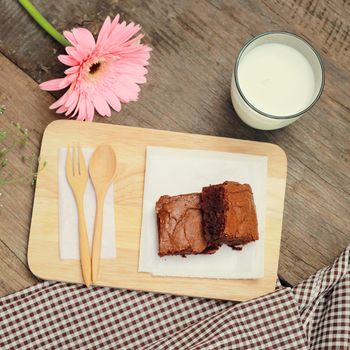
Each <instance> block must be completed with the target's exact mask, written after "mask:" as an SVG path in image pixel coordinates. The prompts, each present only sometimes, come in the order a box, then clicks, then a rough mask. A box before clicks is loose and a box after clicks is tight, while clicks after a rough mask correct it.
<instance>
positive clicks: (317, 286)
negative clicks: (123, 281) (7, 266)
mask: <svg viewBox="0 0 350 350" xmlns="http://www.w3.org/2000/svg"><path fill="white" fill-rule="evenodd" d="M349 266H350V246H349V247H348V248H347V249H346V250H345V251H344V252H343V253H342V255H341V256H340V257H339V258H338V259H337V260H336V261H335V263H334V264H333V265H332V266H330V267H327V268H324V269H322V270H321V271H319V272H318V273H316V274H315V275H313V276H312V277H310V278H309V279H308V280H306V281H305V282H303V283H301V284H299V285H297V286H296V287H294V288H278V289H277V290H276V291H275V292H273V293H271V294H268V295H265V296H262V297H260V298H257V299H255V300H251V301H248V302H244V303H240V304H234V303H232V302H227V301H218V300H206V299H200V298H189V297H178V296H172V295H160V294H153V293H145V292H135V291H127V290H120V289H110V288H101V287H94V288H90V289H86V288H85V287H83V286H79V285H71V284H65V283H53V282H44V283H40V284H37V285H36V286H34V287H31V288H28V289H25V290H23V291H21V292H18V293H15V294H13V295H9V296H7V297H4V298H2V299H0V349H1V350H4V349H15V350H19V349H20V350H24V349H298V350H301V349H317V350H319V349H349V348H350V273H349V270H350V268H349Z"/></svg>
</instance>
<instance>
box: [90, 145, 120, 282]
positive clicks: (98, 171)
mask: <svg viewBox="0 0 350 350" xmlns="http://www.w3.org/2000/svg"><path fill="white" fill-rule="evenodd" d="M116 171H117V158H116V155H115V152H114V150H113V148H112V147H111V146H109V145H105V144H104V145H100V146H98V147H97V148H96V150H95V152H94V153H93V155H92V157H91V160H90V164H89V174H90V177H91V180H92V183H93V185H94V188H95V192H96V217H95V228H94V238H93V241H92V257H91V267H92V282H93V283H96V281H97V279H98V272H99V266H100V256H101V238H102V224H103V204H104V201H105V196H106V192H107V190H108V188H109V186H110V185H111V184H112V183H113V180H114V178H115V175H116Z"/></svg>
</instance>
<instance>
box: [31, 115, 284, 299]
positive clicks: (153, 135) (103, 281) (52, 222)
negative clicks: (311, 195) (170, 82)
mask: <svg viewBox="0 0 350 350" xmlns="http://www.w3.org/2000/svg"><path fill="white" fill-rule="evenodd" d="M72 140H74V141H75V142H78V143H79V144H81V145H82V147H89V148H96V147H97V146H98V145H101V144H104V143H106V142H108V144H110V145H111V146H112V147H113V149H114V150H115V152H116V155H117V164H118V170H117V176H116V180H115V187H114V189H115V191H114V198H115V199H114V203H115V206H114V208H115V218H116V222H115V225H116V248H117V258H116V259H101V261H100V273H99V278H98V281H97V283H96V284H98V285H102V286H112V287H119V288H126V289H136V290H146V291H155V292H162V293H171V294H178V295H189V296H197V297H206V298H215V299H227V300H237V301H242V300H247V299H252V298H256V297H258V296H260V295H263V294H267V293H270V292H272V291H273V290H274V289H275V286H276V279H277V269H278V257H279V252H280V239H281V231H282V218H283V205H284V195H285V186H286V175H287V159H286V155H285V153H284V152H283V150H281V148H279V147H277V146H276V145H273V144H269V143H265V142H253V141H247V140H237V139H232V138H223V137H213V136H207V135H194V134H188V133H178V132H176V133H175V132H170V131H159V130H154V129H146V128H131V127H125V126H118V125H113V126H112V125H105V124H101V123H84V124H82V123H80V122H77V121H68V120H59V121H55V122H54V123H51V124H50V125H49V126H48V127H47V128H46V129H45V132H44V136H43V140H42V144H41V151H40V158H41V159H42V160H44V159H45V161H46V162H47V166H46V167H45V169H43V170H42V171H41V172H40V173H39V175H38V181H37V186H36V190H35V200H34V206H33V216H32V223H31V228H30V237H29V244H28V264H29V267H30V270H31V271H32V272H33V273H34V274H35V275H36V276H38V277H40V278H43V279H49V280H57V281H64V282H78V283H82V282H83V280H82V274H81V266H80V261H79V260H61V259H60V257H59V240H58V237H59V233H58V230H59V228H58V224H57V223H58V222H59V219H58V205H57V203H58V178H57V177H58V169H57V164H58V162H57V155H58V152H59V149H60V148H61V147H62V146H65V145H67V144H71V143H72ZM149 145H150V146H158V147H172V148H186V149H200V150H210V151H219V152H234V153H241V154H250V155H257V156H266V157H268V165H267V181H266V223H265V231H264V232H265V233H264V276H263V277H262V278H259V279H215V278H181V277H159V276H152V275H151V274H149V273H139V272H138V260H139V245H140V234H141V217H142V207H143V186H144V182H145V166H146V147H147V146H149ZM90 166H91V161H90ZM232 180H234V179H232ZM145 233H146V234H147V233H150V234H151V232H145ZM95 234H96V233H95ZM94 239H95V237H94ZM243 249H244V248H243ZM180 258H181V257H180ZM92 280H93V281H94V276H93V278H92Z"/></svg>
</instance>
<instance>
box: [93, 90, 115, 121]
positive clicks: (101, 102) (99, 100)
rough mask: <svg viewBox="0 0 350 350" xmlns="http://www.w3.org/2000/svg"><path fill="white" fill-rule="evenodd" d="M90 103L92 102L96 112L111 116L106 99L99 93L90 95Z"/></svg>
mask: <svg viewBox="0 0 350 350" xmlns="http://www.w3.org/2000/svg"><path fill="white" fill-rule="evenodd" d="M92 103H93V104H94V107H95V108H96V111H97V112H98V114H100V115H101V116H107V117H110V116H111V109H110V108H109V106H108V103H107V102H106V100H105V99H104V98H103V97H102V96H101V95H100V94H94V95H93V96H92Z"/></svg>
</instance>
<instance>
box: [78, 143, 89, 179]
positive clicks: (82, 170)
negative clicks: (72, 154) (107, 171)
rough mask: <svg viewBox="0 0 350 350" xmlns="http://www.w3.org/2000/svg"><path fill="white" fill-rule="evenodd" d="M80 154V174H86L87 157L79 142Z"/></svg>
mask: <svg viewBox="0 0 350 350" xmlns="http://www.w3.org/2000/svg"><path fill="white" fill-rule="evenodd" d="M78 155H79V170H80V175H85V174H86V173H87V170H86V163H85V158H84V154H83V152H82V150H81V146H80V144H79V143H78Z"/></svg>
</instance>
